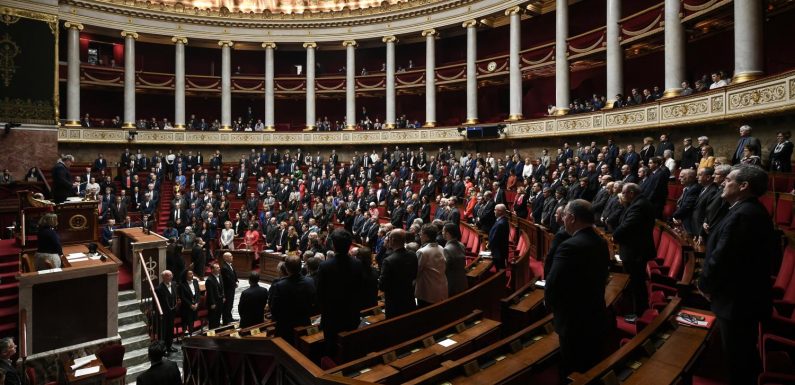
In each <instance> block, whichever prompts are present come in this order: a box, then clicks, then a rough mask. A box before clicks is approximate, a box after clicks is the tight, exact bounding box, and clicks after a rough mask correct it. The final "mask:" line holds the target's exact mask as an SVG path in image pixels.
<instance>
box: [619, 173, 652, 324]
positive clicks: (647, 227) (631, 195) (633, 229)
mask: <svg viewBox="0 0 795 385" xmlns="http://www.w3.org/2000/svg"><path fill="white" fill-rule="evenodd" d="M621 194H622V195H621V197H622V202H621V203H622V204H623V205H624V207H625V209H624V212H623V213H621V217H620V220H619V225H618V227H616V229H615V231H613V241H615V242H616V243H618V247H619V255H620V256H621V261H622V263H623V265H624V271H625V272H626V273H627V274H629V279H630V283H629V285H630V292H631V293H632V298H633V302H634V309H635V313H634V314H635V315H636V316H639V315H641V314H643V311H644V310H646V308H648V307H649V293H648V291H647V290H646V279H647V274H646V262H648V261H649V259H651V258H653V257H654V256H655V255H656V254H657V253H656V251H655V249H654V238H652V232H653V230H654V207H652V205H651V202H649V200H648V199H646V197H645V196H644V195H643V194H642V193H641V191H640V187H639V186H638V185H636V184H634V183H626V184H624V187H623V189H622V191H621Z"/></svg>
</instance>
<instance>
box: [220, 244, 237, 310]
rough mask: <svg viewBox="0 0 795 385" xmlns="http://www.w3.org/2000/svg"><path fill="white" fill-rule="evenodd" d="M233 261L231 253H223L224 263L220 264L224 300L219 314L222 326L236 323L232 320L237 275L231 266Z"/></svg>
mask: <svg viewBox="0 0 795 385" xmlns="http://www.w3.org/2000/svg"><path fill="white" fill-rule="evenodd" d="M233 259H234V258H233V257H232V253H230V252H226V253H224V261H223V262H221V282H222V283H223V287H224V298H226V302H224V307H223V311H222V312H221V315H222V316H223V319H224V325H227V324H230V323H232V322H236V321H238V320H236V319H233V318H232V305H234V303H235V288H237V274H236V273H235V268H234V267H233V266H232V261H233Z"/></svg>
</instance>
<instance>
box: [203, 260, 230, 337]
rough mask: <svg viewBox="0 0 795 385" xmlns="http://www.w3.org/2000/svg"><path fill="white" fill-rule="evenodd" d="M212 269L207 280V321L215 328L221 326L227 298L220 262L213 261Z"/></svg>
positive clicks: (211, 327)
mask: <svg viewBox="0 0 795 385" xmlns="http://www.w3.org/2000/svg"><path fill="white" fill-rule="evenodd" d="M211 269H212V270H211V274H210V276H209V277H207V281H205V286H206V288H207V309H208V315H207V321H208V322H209V324H210V329H215V328H217V327H219V326H221V312H222V311H223V307H224V302H226V298H224V287H223V286H222V281H223V278H221V266H220V265H219V264H218V263H213V264H212V265H211Z"/></svg>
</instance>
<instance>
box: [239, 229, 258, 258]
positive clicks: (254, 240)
mask: <svg viewBox="0 0 795 385" xmlns="http://www.w3.org/2000/svg"><path fill="white" fill-rule="evenodd" d="M259 238H260V235H259V231H257V225H256V224H254V223H252V224H250V225H249V226H248V230H247V231H246V235H245V236H244V237H243V240H244V241H245V242H246V249H249V250H254V255H259V248H260V244H259Z"/></svg>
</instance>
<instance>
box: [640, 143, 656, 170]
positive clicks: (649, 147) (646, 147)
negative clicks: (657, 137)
mask: <svg viewBox="0 0 795 385" xmlns="http://www.w3.org/2000/svg"><path fill="white" fill-rule="evenodd" d="M652 143H654V138H652V137H650V136H647V137H645V138H643V148H642V149H641V150H640V153H639V155H640V159H641V160H642V161H643V165H644V166H647V167H648V166H649V159H651V158H652V157H653V156H654V144H652Z"/></svg>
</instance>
